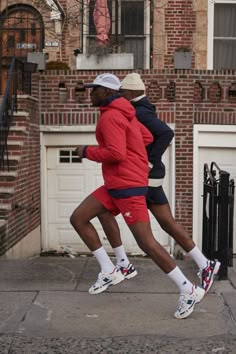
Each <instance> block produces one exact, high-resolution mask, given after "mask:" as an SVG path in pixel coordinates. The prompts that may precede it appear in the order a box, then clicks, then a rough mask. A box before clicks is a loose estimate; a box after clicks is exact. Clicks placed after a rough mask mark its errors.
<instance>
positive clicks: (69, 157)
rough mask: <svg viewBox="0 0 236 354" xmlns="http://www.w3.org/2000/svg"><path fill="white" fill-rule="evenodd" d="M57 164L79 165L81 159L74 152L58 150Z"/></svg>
mask: <svg viewBox="0 0 236 354" xmlns="http://www.w3.org/2000/svg"><path fill="white" fill-rule="evenodd" d="M59 162H60V163H68V164H71V163H80V162H82V160H81V158H80V157H79V156H78V154H77V153H76V151H75V150H71V149H68V150H64V149H63V150H59Z"/></svg>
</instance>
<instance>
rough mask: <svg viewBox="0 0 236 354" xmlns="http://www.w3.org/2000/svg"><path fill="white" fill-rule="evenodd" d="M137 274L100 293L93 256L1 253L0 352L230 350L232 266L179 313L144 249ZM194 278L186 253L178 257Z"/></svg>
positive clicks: (234, 349)
mask: <svg viewBox="0 0 236 354" xmlns="http://www.w3.org/2000/svg"><path fill="white" fill-rule="evenodd" d="M131 261H132V262H133V264H134V265H135V266H136V268H137V270H138V276H137V277H135V278H134V279H131V280H125V281H124V282H123V283H121V284H118V285H116V286H114V287H111V288H110V289H109V290H108V291H107V292H105V293H102V294H99V295H89V294H88V288H89V287H90V286H91V284H93V283H94V282H95V281H96V279H97V274H98V271H99V268H98V265H97V262H96V261H95V259H94V258H92V257H78V258H74V259H72V258H65V257H41V258H40V257H39V258H34V259H30V260H17V261H6V260H0V353H1V354H9V353H11V354H13V353H14V354H25V353H27V354H39V353H40V354H41V353H44V354H45V353H47V354H54V353H55V354H60V353H61V354H66V353H73V354H79V353H91V354H93V353H120V354H125V353H129V354H130V353H135V354H136V353H144V354H148V353H181V354H184V353H186V354H187V353H188V354H190V353H192V354H196V353H197V352H199V353H201V354H202V353H220V354H221V353H227V354H228V353H232V354H235V353H236V267H234V268H230V269H229V280H227V281H215V283H214V285H213V287H212V289H211V291H210V292H209V294H207V296H205V298H204V299H203V301H202V302H201V303H200V304H199V305H198V306H197V307H196V310H195V311H194V313H193V314H192V315H191V316H190V317H189V318H188V319H185V320H177V319H175V318H174V317H173V314H174V312H175V310H176V306H177V303H178V297H179V296H178V290H177V288H176V287H175V285H174V284H172V282H171V281H170V280H169V279H168V278H167V277H166V276H165V275H164V273H162V271H161V270H160V269H159V268H158V267H156V266H155V264H154V263H153V262H152V261H151V260H150V259H149V258H146V257H135V258H132V259H131ZM177 263H178V265H179V266H180V268H181V269H182V270H183V271H184V273H185V274H186V275H187V276H188V277H189V279H191V280H192V281H193V282H196V283H197V284H198V283H199V280H198V278H197V276H196V273H197V268H196V266H195V264H194V263H192V262H191V261H177Z"/></svg>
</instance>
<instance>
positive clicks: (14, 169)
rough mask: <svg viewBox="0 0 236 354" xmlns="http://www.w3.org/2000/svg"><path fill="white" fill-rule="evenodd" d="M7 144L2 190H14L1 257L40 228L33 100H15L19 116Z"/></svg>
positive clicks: (1, 240)
mask: <svg viewBox="0 0 236 354" xmlns="http://www.w3.org/2000/svg"><path fill="white" fill-rule="evenodd" d="M13 141H15V143H16V144H15V145H13ZM8 143H9V147H8V150H9V160H10V172H9V176H8V177H5V182H3V181H1V187H4V186H5V187H7V186H8V187H13V188H14V194H13V196H12V198H11V200H10V201H9V202H10V205H9V206H10V210H9V212H8V215H7V216H6V221H7V223H6V224H5V225H4V227H3V228H2V229H1V230H0V246H1V247H0V255H3V254H4V253H5V252H6V251H7V250H9V249H10V248H11V247H13V246H14V245H15V244H16V243H18V242H19V241H20V240H21V239H22V238H24V237H25V236H26V235H28V234H29V233H30V232H31V231H33V230H34V229H36V228H37V227H38V226H39V225H40V136H39V115H38V101H37V100H36V99H33V98H30V97H28V96H25V97H24V96H22V98H20V97H19V98H18V114H17V115H16V116H15V117H14V119H13V127H12V128H11V130H10V132H9V137H8ZM11 173H12V175H11ZM14 176H15V177H14Z"/></svg>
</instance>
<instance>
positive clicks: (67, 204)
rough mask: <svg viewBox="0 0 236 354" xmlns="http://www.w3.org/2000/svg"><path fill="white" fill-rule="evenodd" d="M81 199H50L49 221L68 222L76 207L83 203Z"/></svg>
mask: <svg viewBox="0 0 236 354" xmlns="http://www.w3.org/2000/svg"><path fill="white" fill-rule="evenodd" d="M81 201H82V198H81V200H76V199H75V200H74V201H72V200H71V201H68V200H60V201H57V200H55V199H51V200H49V201H48V208H49V209H50V212H49V213H48V222H50V223H56V224H64V223H68V222H69V219H70V216H71V214H72V213H73V211H74V210H75V208H76V207H77V206H78V205H79V204H80V203H81Z"/></svg>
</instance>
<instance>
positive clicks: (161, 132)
mask: <svg viewBox="0 0 236 354" xmlns="http://www.w3.org/2000/svg"><path fill="white" fill-rule="evenodd" d="M131 103H132V105H133V106H134V108H135V110H136V117H137V118H138V120H139V121H140V122H141V123H142V124H143V125H145V127H146V128H148V130H149V131H150V132H151V133H152V135H153V138H154V141H153V143H151V144H150V145H149V146H148V147H147V153H148V160H149V161H150V162H151V163H152V164H153V168H152V169H151V171H150V173H149V178H153V179H154V178H155V179H161V178H164V176H165V165H164V164H163V162H162V155H163V154H164V152H165V150H166V149H167V147H168V146H169V144H170V142H171V140H172V139H173V137H174V132H173V130H172V129H171V128H170V127H169V126H168V125H167V124H166V123H165V122H163V121H161V120H160V119H159V118H158V117H157V114H156V108H155V106H154V105H152V104H151V103H150V102H149V100H148V99H147V97H146V96H145V97H143V98H141V99H140V100H139V101H137V102H131Z"/></svg>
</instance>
